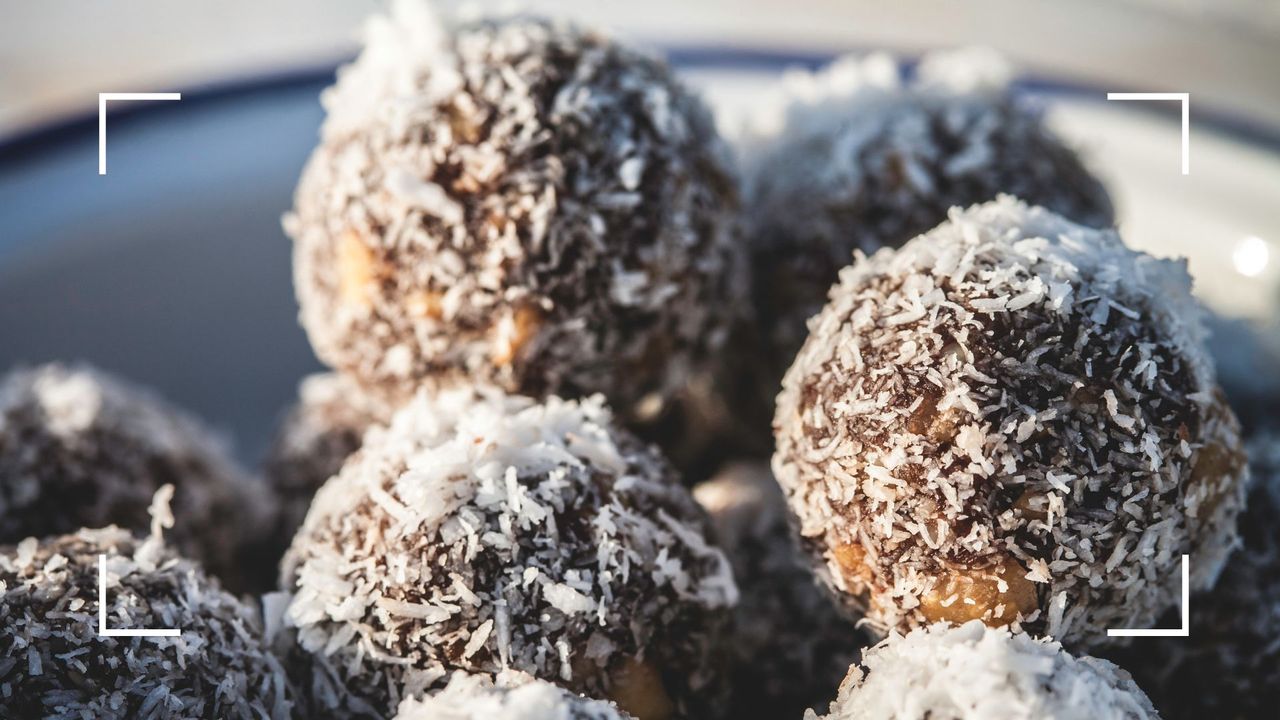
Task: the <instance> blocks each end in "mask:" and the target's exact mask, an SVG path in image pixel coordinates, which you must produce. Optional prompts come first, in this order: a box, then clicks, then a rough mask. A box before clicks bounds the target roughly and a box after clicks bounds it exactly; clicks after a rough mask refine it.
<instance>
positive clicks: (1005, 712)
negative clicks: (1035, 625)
mask: <svg viewBox="0 0 1280 720" xmlns="http://www.w3.org/2000/svg"><path fill="white" fill-rule="evenodd" d="M822 718H823V720H1041V719H1042V718H1053V719H1054V720H1159V718H1160V716H1159V715H1158V714H1157V713H1156V711H1155V709H1154V708H1153V707H1152V706H1151V701H1150V700H1148V699H1147V696H1146V695H1144V694H1143V692H1142V690H1141V689H1140V688H1139V687H1138V686H1137V685H1136V684H1134V682H1133V679H1132V678H1130V677H1129V674H1128V673H1127V672H1125V671H1124V670H1122V669H1120V668H1119V667H1116V666H1115V665H1114V664H1112V663H1110V662H1107V661H1106V660H1099V659H1097V658H1092V657H1087V656H1085V657H1072V656H1071V655H1070V654H1069V653H1067V651H1065V650H1063V649H1062V646H1061V645H1059V644H1058V643H1056V642H1053V641H1051V640H1044V639H1035V638H1032V637H1030V636H1028V635H1025V634H1023V633H1011V632H1010V631H1009V630H1008V629H1007V628H992V627H987V626H985V625H983V624H982V623H981V622H979V621H977V620H973V621H970V622H968V623H966V624H964V625H960V626H949V625H944V624H936V625H931V626H928V627H921V628H916V629H915V630H912V631H911V632H910V633H908V634H906V635H905V636H903V635H898V634H896V633H895V634H893V635H891V636H890V637H889V638H887V639H886V640H884V641H883V642H881V643H880V644H879V645H876V646H875V647H874V648H871V649H870V650H867V651H866V653H865V654H864V655H863V659H862V661H861V663H860V664H859V665H855V666H853V667H852V668H850V670H849V675H848V677H847V678H846V679H845V681H844V683H842V684H841V686H840V696H839V698H838V699H837V700H836V701H835V702H834V703H832V704H831V709H830V711H829V713H828V714H827V715H825V716H822ZM806 720H818V717H817V716H816V715H814V714H809V715H806Z"/></svg>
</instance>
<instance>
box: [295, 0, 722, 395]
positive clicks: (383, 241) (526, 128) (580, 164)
mask: <svg viewBox="0 0 1280 720" xmlns="http://www.w3.org/2000/svg"><path fill="white" fill-rule="evenodd" d="M369 30H370V32H369V33H368V44H367V46H366V48H365V50H364V52H363V53H362V54H361V56H360V58H359V59H358V60H357V61H356V62H355V63H354V64H353V65H351V66H349V67H347V68H345V69H343V70H342V71H341V72H340V75H339V80H338V83H337V85H336V86H335V87H333V88H332V89H330V90H329V91H328V92H326V93H325V95H324V97H323V101H324V104H325V107H326V108H327V110H328V118H327V120H326V121H325V124H324V128H323V130H322V133H321V134H322V138H321V143H320V146H319V147H318V148H317V149H316V151H315V152H314V154H313V155H312V157H311V160H310V161H309V163H308V164H307V166H306V169H305V170H304V171H303V175H302V178H301V181H300V183H299V186H298V190H297V194H296V198H295V209H294V212H293V213H292V214H291V215H290V216H288V217H287V218H286V221H285V226H286V229H287V230H288V232H289V234H290V235H291V236H292V237H293V239H294V260H295V262H294V269H295V276H294V281H295V286H296V289H297V294H298V299H299V302H300V304H301V308H302V316H301V317H302V323H303V325H304V327H305V328H306V330H307V333H308V335H309V336H310V338H311V342H312V344H313V345H314V347H315V349H316V352H317V353H318V354H319V356H320V357H321V359H322V360H324V361H325V362H327V363H328V364H330V365H332V366H333V367H335V368H338V369H341V370H344V371H347V372H349V373H350V374H351V375H352V376H353V377H356V378H359V379H360V380H361V381H362V382H365V383H366V384H382V385H388V386H401V387H403V386H406V385H407V386H413V385H415V384H416V383H417V382H418V381H420V380H422V379H424V378H429V377H442V376H443V377H447V376H465V377H467V378H469V379H471V380H474V381H486V382H491V383H494V384H496V385H499V386H501V387H502V388H504V389H506V390H508V391H512V392H519V393H522V394H529V395H535V396H543V395H546V394H558V395H562V396H584V395H587V394H590V393H593V392H602V393H604V394H605V395H606V396H607V397H608V398H609V400H610V403H611V404H612V405H613V407H615V408H616V409H618V411H619V412H620V413H621V414H624V415H626V416H628V417H630V416H632V415H642V416H648V415H652V414H654V413H656V412H657V411H658V410H660V408H661V406H662V402H663V400H665V399H666V398H668V397H669V396H670V395H672V394H673V393H675V392H676V391H677V390H678V389H679V388H680V387H682V385H683V383H684V382H685V380H686V378H687V377H688V375H689V374H690V373H691V372H692V371H693V370H695V369H697V368H699V367H701V366H702V365H704V364H705V362H706V361H707V360H708V358H709V357H711V356H712V355H713V354H714V353H715V351H716V350H717V349H718V348H719V347H720V346H721V345H722V344H723V343H724V339H725V336H726V334H727V330H726V328H727V327H728V325H729V323H730V320H731V317H732V316H734V315H735V314H736V313H740V312H742V309H743V303H742V302H741V301H740V300H741V299H742V298H743V297H745V295H744V293H743V288H742V287H741V286H743V285H745V281H746V277H745V266H744V265H743V264H742V263H741V262H740V255H741V246H740V243H738V242H737V239H736V233H735V222H736V220H735V211H736V208H737V197H736V192H737V191H736V185H735V182H736V181H735V180H734V178H733V177H732V176H731V174H730V170H729V163H728V162H727V160H726V150H725V147H724V146H723V144H722V142H721V141H720V139H719V138H718V137H717V135H716V131H715V128H714V124H713V121H712V118H711V115H710V114H709V113H708V111H707V109H706V108H705V107H704V106H703V105H702V103H701V102H700V101H699V100H698V99H697V98H696V97H695V96H694V95H693V94H691V93H690V92H689V91H688V90H686V89H685V88H684V87H683V86H682V85H681V84H680V83H679V82H677V81H676V80H675V78H674V77H673V76H672V74H671V73H670V71H669V70H668V69H667V67H666V66H665V65H664V64H662V63H660V62H658V61H655V60H654V59H652V58H650V57H648V56H646V55H642V54H640V53H638V52H635V51H633V50H630V49H628V48H626V47H624V46H621V45H619V44H617V43H616V42H614V41H613V40H611V39H609V38H607V37H605V36H603V35H601V34H598V33H595V32H592V31H588V30H583V29H580V28H577V27H574V26H572V25H568V24H565V23H561V22H552V21H546V20H540V19H534V18H529V17H511V18H506V19H500V20H484V21H479V22H473V23H465V24H461V25H457V26H453V27H449V28H447V29H446V28H445V27H443V26H442V25H441V24H440V23H439V22H438V21H437V20H436V19H435V18H434V17H433V16H432V15H431V13H430V11H429V10H428V9H427V8H426V7H425V6H424V4H423V3H420V2H412V1H407V2H403V1H402V2H399V3H397V4H396V5H395V13H394V14H393V15H392V16H391V17H390V18H379V19H376V20H375V21H374V22H373V23H372V24H371V25H370V28H369Z"/></svg>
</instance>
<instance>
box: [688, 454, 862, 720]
mask: <svg viewBox="0 0 1280 720" xmlns="http://www.w3.org/2000/svg"><path fill="white" fill-rule="evenodd" d="M693 495H694V498H695V499H697V501H698V503H699V504H700V505H702V506H703V507H704V508H706V510H707V513H708V514H709V515H710V516H711V524H712V528H713V530H714V536H715V539H716V541H717V543H718V544H719V545H720V547H721V548H723V549H724V552H725V554H726V555H728V557H729V560H730V562H731V563H732V564H733V574H734V579H735V580H736V581H737V583H738V589H739V593H740V597H739V600H738V606H737V608H736V609H735V610H734V624H733V629H732V632H731V633H730V634H729V637H728V646H729V649H730V654H731V660H732V666H731V674H730V677H731V680H730V685H731V686H732V688H733V693H732V697H731V701H732V712H731V713H730V716H731V717H760V718H799V717H800V716H801V715H803V714H804V711H805V710H806V709H808V708H824V707H826V706H827V704H828V703H830V702H831V701H832V700H833V699H835V692H836V687H837V686H839V684H840V680H841V679H842V678H844V676H845V673H847V672H848V670H849V665H850V664H852V663H853V662H854V661H855V660H857V658H858V654H859V651H860V650H861V649H862V648H863V647H864V646H865V645H867V644H868V638H867V636H866V634H865V633H864V632H862V631H861V630H859V629H857V628H856V627H855V626H854V624H853V623H851V622H849V621H848V620H846V619H845V618H843V617H841V616H840V614H839V612H838V611H837V609H836V607H835V605H833V604H832V602H831V599H830V598H829V597H827V596H826V594H825V593H823V592H822V590H821V588H819V587H818V584H817V580H816V579H815V578H814V575H813V569H812V568H811V567H810V563H809V562H808V561H807V560H806V559H805V558H804V557H803V556H802V555H801V554H800V552H799V550H798V548H797V547H796V545H795V543H794V542H793V541H792V538H791V531H790V529H789V528H788V527H787V505H786V500H785V499H784V498H783V496H782V490H781V489H780V488H779V487H778V483H777V482H776V481H775V480H774V479H773V474H772V473H770V472H769V467H768V465H767V464H766V463H763V462H735V463H731V464H729V465H727V466H725V467H724V468H723V469H722V470H720V472H718V473H716V475H715V476H714V477H713V478H711V479H710V480H707V481H706V482H703V483H701V484H700V485H698V486H697V487H695V488H694V491H693Z"/></svg>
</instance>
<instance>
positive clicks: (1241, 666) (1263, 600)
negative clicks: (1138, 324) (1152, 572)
mask: <svg viewBox="0 0 1280 720" xmlns="http://www.w3.org/2000/svg"><path fill="white" fill-rule="evenodd" d="M1248 449H1249V465H1250V468H1251V470H1252V477H1251V480H1250V489H1249V501H1248V505H1247V506H1246V509H1245V511H1244V513H1243V514H1242V515H1241V516H1240V537H1241V540H1242V544H1241V547H1239V548H1237V549H1236V550H1235V552H1234V553H1232V555H1231V558H1230V560H1228V562H1227V565H1226V568H1225V569H1224V570H1223V572H1222V575H1221V577H1219V578H1218V582H1217V584H1216V585H1214V587H1213V589H1212V590H1211V591H1208V592H1204V593H1201V594H1197V595H1192V596H1191V603H1190V619H1191V634H1190V636H1189V637H1178V638H1149V639H1145V640H1143V641H1142V642H1141V644H1138V643H1135V644H1134V645H1133V646H1132V647H1130V648H1125V649H1122V650H1120V651H1118V652H1117V653H1116V654H1115V656H1114V658H1115V660H1116V662H1119V663H1121V664H1123V665H1124V666H1125V667H1126V668H1128V669H1129V670H1130V671H1132V672H1133V675H1134V677H1135V678H1137V680H1138V681H1139V682H1140V683H1142V686H1143V687H1144V688H1146V689H1147V691H1148V693H1149V694H1150V695H1151V699H1152V700H1153V701H1154V702H1155V704H1156V706H1157V707H1158V708H1160V711H1161V713H1163V714H1164V716H1165V718H1167V720H1181V719H1184V718H1185V719H1186V720H1202V719H1203V718H1218V719H1220V720H1252V718H1260V717H1267V716H1269V715H1271V714H1274V713H1275V710H1276V708H1277V707H1280V641H1278V639H1280V436H1277V435H1274V434H1270V435H1263V436H1259V437H1256V438H1254V439H1253V440H1251V441H1250V442H1249V448H1248ZM1171 615H1173V617H1169V618H1167V626H1168V627H1178V626H1179V624H1180V622H1181V618H1179V617H1177V613H1176V612H1175V613H1171Z"/></svg>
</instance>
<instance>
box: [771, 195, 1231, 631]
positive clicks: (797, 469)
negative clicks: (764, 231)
mask: <svg viewBox="0 0 1280 720" xmlns="http://www.w3.org/2000/svg"><path fill="white" fill-rule="evenodd" d="M1190 287H1191V280H1190V278H1189V277H1188V275H1187V273H1186V268H1185V264H1184V263H1183V262H1182V261H1172V260H1159V259H1156V258H1153V257H1150V256H1147V255H1145V254H1142V253H1139V252H1135V251H1131V250H1129V249H1127V248H1126V247H1125V246H1124V245H1123V244H1122V243H1121V241H1120V238H1119V237H1118V236H1117V235H1116V234H1115V233H1114V232H1112V231H1097V230H1092V229H1089V228H1085V227H1082V226H1079V225H1075V224H1073V223H1071V222H1068V221H1067V220H1064V219H1063V218H1061V217H1060V216H1058V215H1055V214H1054V213H1052V212H1049V211H1048V210H1045V209H1043V208H1036V207H1030V206H1027V205H1025V204H1022V203H1021V202H1018V201H1015V200H1013V199H1012V198H1008V197H1003V198H1001V199H999V200H996V201H994V202H991V203H987V204H984V205H978V206H974V207H972V208H970V209H968V210H963V211H961V210H956V211H954V212H953V213H952V214H951V216H950V219H949V220H948V221H947V222H946V223H944V224H942V225H940V226H939V227H937V228H936V229H934V230H932V231H930V232H929V233H926V234H924V235H922V236H920V237H918V238H916V239H915V240H912V241H911V242H909V243H907V244H906V245H905V246H903V247H902V248H901V249H900V250H898V251H897V252H894V251H892V250H883V251H880V252H877V253H876V254H875V255H873V256H871V257H870V258H859V259H858V260H857V261H855V263H854V264H853V265H852V266H851V267H849V268H847V269H846V270H844V271H842V272H841V278H840V284H839V285H838V286H836V287H835V288H833V289H832V292H831V301H830V303H828V305H827V306H826V307H825V308H824V309H823V311H822V313H821V314H820V315H819V316H817V317H816V318H815V319H814V321H813V324H812V326H811V327H812V334H811V335H810V336H809V339H808V340H807V341H806V342H805V345H804V348H803V349H802V350H801V351H800V354H799V356H798V357H797V358H796V362H795V364H794V365H793V366H792V367H791V369H790V370H789V371H788V372H787V376H786V379H785V381H784V384H783V390H782V394H781V395H780V396H779V401H778V412H777V416H776V418H775V421H774V426H775V430H776V432H777V437H778V450H777V453H776V454H775V456H774V463H773V465H774V470H775V472H776V474H777V476H778V480H779V482H780V483H781V484H782V486H783V487H784V489H785V490H786V493H787V496H788V501H789V503H790V505H791V509H792V511H793V512H794V513H795V515H796V521H797V522H798V524H799V529H800V533H801V535H802V537H803V539H804V542H805V544H806V545H807V546H808V549H809V551H810V553H811V555H812V557H813V558H814V559H815V560H816V561H817V563H818V564H819V566H820V573H821V575H822V576H823V577H824V578H825V580H826V582H827V584H828V585H829V587H830V588H831V589H832V590H833V591H834V592H835V593H836V595H837V597H839V598H840V599H841V600H842V601H843V603H844V604H845V606H846V607H847V608H849V609H850V610H851V611H855V612H865V613H866V614H867V617H868V619H869V620H871V621H872V622H873V623H876V624H878V625H881V626H883V627H898V628H902V629H908V628H911V627H915V626H917V625H921V624H924V623H929V622H934V621H949V622H953V623H962V622H965V621H967V620H972V619H982V620H984V621H986V622H988V623H989V624H993V625H1004V624H1010V623H1016V624H1018V625H1020V626H1022V627H1023V628H1024V629H1026V630H1028V631H1030V632H1033V633H1035V634H1042V633H1047V634H1049V635H1052V636H1053V637H1055V638H1057V639H1059V640H1061V641H1062V642H1063V643H1064V644H1065V645H1066V646H1067V647H1073V648H1074V647H1088V646H1091V645H1093V644H1094V643H1096V642H1099V641H1103V640H1105V639H1106V629H1107V628H1140V627H1150V626H1151V624H1152V623H1153V621H1155V620H1156V618H1157V617H1159V615H1160V613H1162V612H1163V611H1164V610H1165V609H1166V608H1168V607H1172V606H1174V605H1176V603H1177V601H1178V598H1179V595H1180V590H1181V588H1180V577H1181V557H1180V556H1181V555H1182V554H1189V555H1190V556H1191V571H1192V578H1191V581H1192V584H1193V587H1195V588H1202V589H1203V588H1207V587H1209V586H1210V585H1211V584H1212V582H1213V580H1214V578H1215V577H1216V576H1217V574H1218V572H1219V570H1220V569H1221V567H1222V564H1223V562H1224V561H1225V559H1226V556H1227V554H1228V552H1229V551H1230V548H1231V546H1232V543H1233V542H1235V537H1236V536H1235V519H1236V515H1237V514H1238V512H1239V509H1240V506H1241V505H1242V503H1243V499H1244V498H1243V493H1244V487H1245V486H1244V478H1245V475H1246V469H1245V467H1244V455H1243V452H1242V449H1241V445H1240V438H1239V434H1238V426H1237V423H1236V421H1235V418H1234V417H1233V416H1232V413H1231V410H1230V409H1229V408H1228V407H1227V406H1226V404H1225V402H1224V401H1223V400H1222V397H1221V394H1220V393H1219V392H1218V391H1217V386H1216V383H1215V379H1214V371H1213V367H1212V365H1211V363H1210V361H1209V359H1208V357H1207V356H1206V353H1205V350H1204V345H1203V337H1202V335H1203V332H1202V326H1201V318H1200V310H1199V307H1198V305H1197V304H1196V302H1195V301H1194V300H1193V299H1192V297H1191V295H1190Z"/></svg>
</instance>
